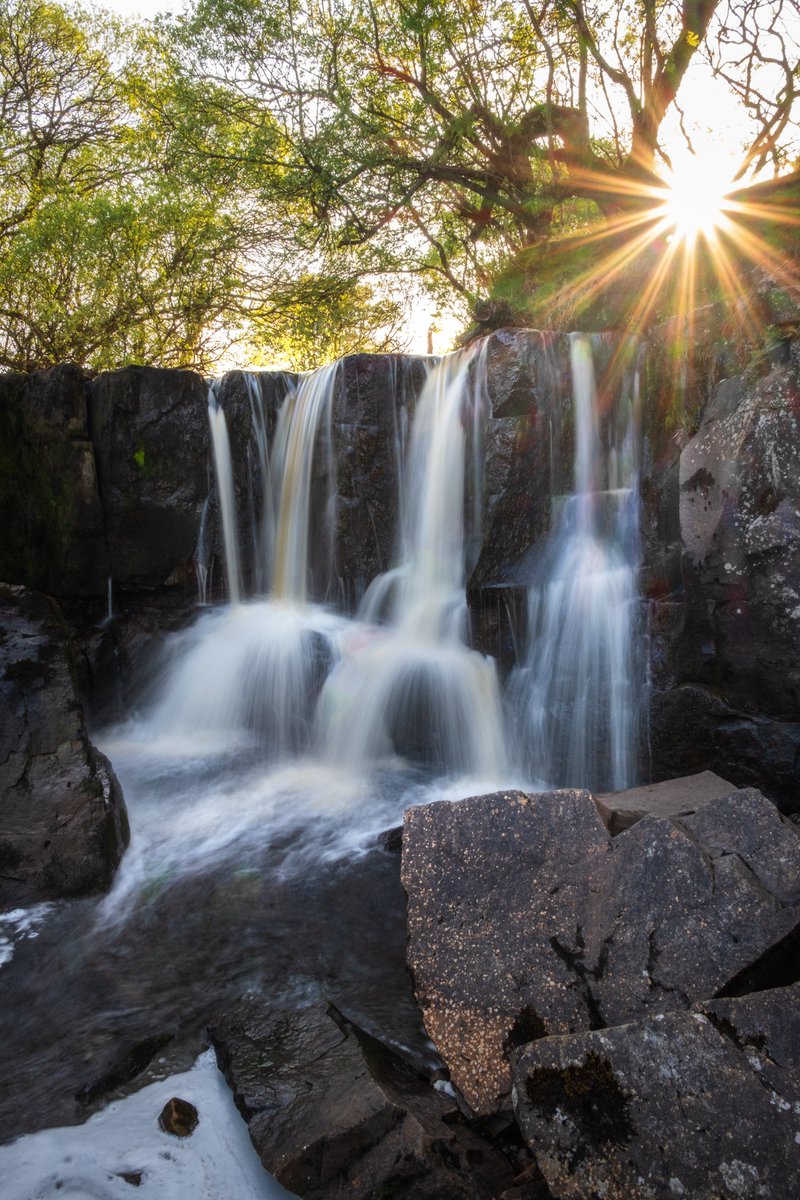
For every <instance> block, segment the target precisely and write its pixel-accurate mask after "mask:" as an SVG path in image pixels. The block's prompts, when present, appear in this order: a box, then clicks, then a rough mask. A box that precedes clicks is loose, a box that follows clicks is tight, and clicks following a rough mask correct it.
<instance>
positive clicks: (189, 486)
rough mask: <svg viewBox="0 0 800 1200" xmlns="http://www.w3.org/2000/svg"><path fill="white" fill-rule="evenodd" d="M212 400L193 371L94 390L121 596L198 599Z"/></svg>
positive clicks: (101, 383) (115, 375) (118, 375)
mask: <svg viewBox="0 0 800 1200" xmlns="http://www.w3.org/2000/svg"><path fill="white" fill-rule="evenodd" d="M207 398H208V386H207V384H206V383H205V382H204V381H203V380H202V379H201V378H200V376H199V375H196V374H194V372H192V371H170V370H162V369H158V368H155V367H124V368H123V369H122V370H119V371H110V372H107V373H105V374H103V375H99V376H98V377H97V379H95V380H94V382H93V384H92V388H91V393H90V397H89V428H90V432H91V438H92V442H93V443H94V450H95V456H96V460H97V473H98V477H99V480H100V492H101V495H102V499H103V508H104V511H105V520H106V533H107V537H108V546H109V554H110V559H111V574H112V577H113V580H114V584H115V585H116V586H119V587H121V588H123V589H126V588H127V589H137V588H145V589H147V588H151V589H152V588H156V587H161V586H163V585H164V584H166V583H167V581H169V582H170V583H171V584H172V583H175V584H180V585H182V586H183V587H185V588H188V590H189V593H190V594H191V595H192V596H193V595H194V578H193V568H192V560H193V556H194V553H195V547H196V544H197V535H198V530H199V524H200V513H201V510H202V507H203V504H204V502H205V500H206V497H207V496H208V494H209V490H210V486H211V476H210V464H209V456H208V450H209V441H210V435H209V427H208V404H207Z"/></svg>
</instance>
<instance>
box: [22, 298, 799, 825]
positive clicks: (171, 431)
mask: <svg viewBox="0 0 800 1200" xmlns="http://www.w3.org/2000/svg"><path fill="white" fill-rule="evenodd" d="M712 315H713V314H712ZM705 316H706V317H708V314H705ZM710 320H711V318H710V317H709V318H708V320H705V318H704V314H703V312H701V313H700V314H699V316H698V317H697V320H696V321H695V322H694V325H693V326H692V327H691V329H687V328H682V329H681V330H676V329H672V328H665V329H664V330H662V331H660V332H658V333H657V334H656V335H653V336H652V337H651V339H650V343H649V344H648V346H647V347H646V348H645V350H644V352H643V353H642V354H641V355H640V365H641V390H642V413H643V431H642V432H643V436H642V480H641V492H642V540H643V555H644V558H643V566H642V587H643V595H644V598H645V599H644V603H645V605H646V609H647V625H648V629H649V638H650V661H651V704H650V723H649V731H648V742H647V745H646V746H645V747H644V750H643V769H642V770H643V775H645V776H649V777H652V778H656V779H659V778H667V777H670V776H673V775H677V774H681V773H686V772H691V771H696V770H699V769H703V768H707V767H710V768H713V769H714V770H716V771H718V772H720V773H721V774H723V775H725V776H728V777H730V778H732V779H734V780H735V781H736V782H737V783H739V784H742V785H744V784H757V785H758V786H760V787H762V788H763V789H764V790H765V791H766V792H767V793H768V794H769V795H770V796H772V797H773V799H776V800H777V801H779V803H780V804H781V805H782V806H783V807H784V808H785V809H786V810H787V811H790V810H792V809H795V808H797V807H798V790H799V789H800V650H799V649H798V647H800V582H799V581H800V516H798V512H800V429H798V424H799V423H800V348H798V346H797V344H796V343H789V342H786V343H784V344H783V345H782V346H781V347H779V348H778V349H779V351H780V352H777V351H776V352H774V353H772V354H771V355H769V356H762V357H761V358H760V359H757V361H755V362H751V363H750V365H749V366H748V367H747V369H746V370H745V371H744V372H743V373H740V374H738V375H737V374H735V372H736V371H740V372H741V369H742V365H743V364H742V362H741V361H739V358H736V357H735V356H734V358H732V357H731V354H732V351H731V349H730V345H729V344H728V342H726V339H725V338H724V337H723V336H722V333H721V332H720V329H719V328H718V327H717V326H714V323H713V321H712V322H711V325H709V321H710ZM717 325H718V323H717ZM707 326H708V327H707ZM715 338H716V340H715ZM692 339H694V342H693V341H692ZM628 345H629V342H628V340H627V339H624V338H623V339H621V338H619V337H617V338H613V339H612V338H599V339H597V352H598V353H597V355H596V357H597V361H598V367H597V376H598V385H599V387H600V389H601V392H602V393H607V394H608V395H609V396H611V395H612V394H613V393H614V391H615V389H616V388H617V387H618V385H619V383H620V380H621V378H622V377H623V376H624V375H625V373H627V376H628V384H629V382H630V375H631V371H632V361H633V357H632V354H631V353H629V352H628V350H627V349H626V346H628ZM692 346H694V348H695V349H694V352H690V351H691V350H692ZM427 369H428V368H427V365H426V363H425V361H424V360H420V359H414V358H410V357H407V356H402V355H376V356H370V355H356V356H352V357H350V358H347V359H344V360H343V361H342V363H341V364H340V367H339V371H338V376H337V388H336V392H335V396H334V401H333V407H332V412H331V417H330V421H331V431H332V435H333V455H332V460H331V458H330V457H328V458H326V455H325V454H322V453H320V454H319V455H318V461H317V463H316V466H315V471H314V481H313V485H312V486H313V488H314V489H315V494H316V495H317V497H318V498H320V497H324V496H327V495H328V493H329V492H330V490H331V488H330V484H331V478H332V473H333V472H334V471H335V475H336V482H335V500H334V502H333V507H332V510H331V511H329V512H326V514H325V520H324V522H320V524H319V527H318V528H315V529H313V530H312V545H313V547H314V554H315V557H316V562H315V565H314V593H315V595H316V596H318V597H319V598H325V597H327V598H328V599H330V600H333V601H334V602H336V603H338V604H343V605H344V606H345V607H349V608H353V607H354V606H355V604H356V603H357V601H358V599H359V598H360V596H361V595H362V594H363V591H364V589H365V587H366V586H367V585H368V583H369V582H370V580H371V579H373V578H374V577H375V575H376V574H378V573H379V572H381V571H383V570H385V569H386V568H387V567H388V566H389V565H390V564H391V562H392V560H393V557H394V555H395V551H396V545H397V536H398V529H397V518H398V498H399V495H400V492H401V489H402V487H403V478H402V462H403V454H404V451H405V447H406V445H407V437H408V430H409V428H410V425H411V421H412V418H413V410H414V405H415V402H416V398H417V396H418V395H419V392H420V390H421V388H422V386H423V384H424V380H425V377H426V373H427ZM472 370H473V371H474V372H484V373H485V379H484V388H483V392H482V393H481V391H480V387H478V392H477V394H482V395H483V403H485V404H486V405H487V406H488V412H487V426H486V435H485V445H484V446H483V447H482V448H479V449H482V451H483V457H484V461H485V468H484V472H483V483H482V487H483V494H482V496H481V498H480V506H479V507H480V510H481V513H482V520H481V528H480V529H479V530H477V529H475V528H474V527H473V526H474V521H473V519H472V517H471V515H470V514H471V513H472V511H473V509H474V499H475V498H474V497H473V496H471V495H467V497H466V505H467V510H468V554H467V557H468V569H469V579H468V597H469V603H470V611H471V617H472V636H473V642H474V644H475V645H476V646H477V647H478V648H479V649H481V650H483V651H484V652H486V653H490V654H493V655H494V656H496V657H497V658H498V660H499V662H500V664H501V667H502V668H503V669H507V668H508V667H509V666H510V665H511V664H512V662H513V661H514V658H515V656H516V654H517V651H518V645H519V639H520V637H521V636H522V635H523V633H524V621H525V595H526V590H525V582H526V581H525V564H526V561H527V560H528V558H529V557H530V555H531V553H534V554H535V549H536V546H537V544H540V543H541V539H542V538H543V536H544V535H546V533H547V531H548V529H549V527H550V522H551V497H552V495H553V494H554V493H558V492H564V491H568V490H569V489H570V487H571V485H572V456H573V444H574V436H573V428H572V405H571V387H570V371H569V338H568V337H567V336H564V335H550V334H543V333H538V332H535V331H520V330H513V331H511V330H500V331H498V332H496V333H494V334H492V335H491V336H490V337H489V338H488V339H487V341H486V343H485V348H484V351H483V353H482V355H476V357H475V359H474V360H473V365H472ZM726 373H728V378H724V376H725V374H726ZM295 382H296V379H295V377H291V376H288V375H285V374H283V373H278V372H276V373H267V374H263V375H260V376H259V377H258V385H259V387H260V389H261V399H262V404H263V411H264V414H265V427H266V430H267V433H268V435H270V436H271V435H272V433H273V432H274V427H275V421H276V418H277V413H278V410H279V408H280V404H281V403H282V401H283V399H284V397H285V395H286V393H287V391H288V390H289V388H290V387H291V386H292V385H293V384H294V383H295ZM475 382H476V384H477V385H480V380H476V381H475ZM217 394H218V398H219V402H220V403H221V404H222V406H223V408H224V409H225V412H226V417H227V421H228V427H229V436H230V440H231V449H232V455H233V459H234V475H235V480H236V493H237V494H236V501H237V508H238V512H239V518H240V525H239V540H240V546H241V554H242V570H243V574H244V576H245V579H244V583H245V587H246V588H253V587H256V588H257V587H259V586H263V578H259V574H258V569H257V560H258V544H257V534H255V535H254V532H253V530H254V527H255V521H254V518H255V516H256V514H258V513H259V512H260V511H261V510H262V508H263V493H264V480H263V479H262V478H261V475H262V471H261V467H260V464H259V461H258V452H257V446H256V442H255V439H254V435H253V428H252V413H251V408H252V406H251V395H250V392H249V390H248V386H247V381H246V380H245V378H244V376H243V375H242V373H241V372H233V373H231V374H230V375H229V376H227V377H226V378H225V379H224V380H223V381H222V383H221V384H220V385H219V386H218V393H217ZM207 395H208V386H207V383H206V382H205V381H204V380H202V379H200V377H199V376H196V375H194V374H193V373H191V372H185V371H164V370H157V369H154V368H139V367H128V368H124V369H122V370H120V371H115V372H110V373H107V374H104V375H100V376H98V377H97V378H95V379H90V378H88V377H86V376H85V375H84V374H83V373H82V372H80V371H79V370H78V369H77V368H74V367H71V366H62V367H58V368H54V369H53V370H51V371H45V372H38V373H35V374H33V375H31V376H29V377H25V376H19V375H5V376H0V455H2V466H3V470H2V472H1V473H0V516H2V520H3V530H4V536H3V538H2V539H0V578H2V577H5V579H6V580H7V581H8V582H11V583H21V584H25V585H27V586H30V587H34V588H37V589H40V590H43V591H46V592H48V593H49V594H52V595H55V596H57V597H58V598H59V599H60V600H62V601H66V602H67V605H68V610H69V605H70V602H72V606H73V608H74V602H75V601H76V600H79V599H80V598H83V600H84V601H85V600H86V599H87V598H92V600H93V603H94V605H95V608H94V617H93V618H92V619H96V616H98V615H100V613H101V612H102V611H103V610H104V608H105V592H106V583H107V579H108V577H109V576H111V578H112V580H113V585H114V591H115V598H116V600H117V602H118V603H120V604H122V606H123V607H124V605H125V602H126V600H127V602H129V603H130V604H133V605H134V606H136V605H138V606H139V607H141V605H142V603H145V602H147V603H150V602H151V600H152V599H153V598H154V597H155V598H156V599H158V597H161V600H160V601H158V602H159V603H161V602H162V601H163V598H164V597H165V596H171V597H172V602H173V606H174V603H175V602H177V603H178V604H184V603H188V604H191V603H193V602H194V600H195V598H196V596H197V586H196V578H195V556H196V551H197V538H198V532H199V526H200V517H201V513H202V512H203V509H204V506H206V508H207V536H208V541H209V545H210V547H211V554H212V564H211V565H212V589H211V596H212V598H220V597H221V595H222V590H221V589H222V579H223V571H222V566H221V544H220V530H219V519H218V515H217V505H216V494H215V487H214V477H213V468H212V464H211V459H210V445H209V432H208V421H207ZM323 525H324V528H323ZM215 564H216V565H215ZM94 640H95V641H96V640H97V639H96V638H95V639H94ZM106 640H108V639H106Z"/></svg>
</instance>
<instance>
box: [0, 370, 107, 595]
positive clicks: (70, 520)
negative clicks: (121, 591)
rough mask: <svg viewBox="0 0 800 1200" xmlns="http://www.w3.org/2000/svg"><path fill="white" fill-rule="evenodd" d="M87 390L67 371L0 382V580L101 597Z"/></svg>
mask: <svg viewBox="0 0 800 1200" xmlns="http://www.w3.org/2000/svg"><path fill="white" fill-rule="evenodd" d="M89 386H90V385H89V382H88V380H87V378H86V376H85V374H84V373H83V371H81V370H80V369H79V368H78V367H74V366H70V365H65V366H59V367H53V368H52V369H51V370H48V371H35V372H33V373H32V374H31V375H14V374H9V375H2V376H0V520H1V521H2V527H3V536H2V539H0V579H5V580H7V581H8V582H9V583H16V584H24V585H26V586H27V587H32V588H38V589H41V590H43V591H46V592H50V593H58V594H60V595H69V596H96V597H97V598H98V599H99V598H101V597H102V596H103V595H104V594H105V590H106V580H107V578H108V572H109V558H108V549H107V546H106V537H105V526H104V519H103V507H102V504H101V501H100V493H99V490H98V485H97V473H96V470H95V458H94V449H93V447H92V443H91V440H90V438H89V432H88V428H87V416H86V397H87V388H88V387H89Z"/></svg>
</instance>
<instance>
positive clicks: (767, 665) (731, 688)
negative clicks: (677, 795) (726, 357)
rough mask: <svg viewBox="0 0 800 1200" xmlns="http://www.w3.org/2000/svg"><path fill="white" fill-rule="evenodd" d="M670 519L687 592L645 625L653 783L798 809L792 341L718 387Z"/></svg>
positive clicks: (799, 532) (798, 598)
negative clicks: (758, 375) (709, 779)
mask: <svg viewBox="0 0 800 1200" xmlns="http://www.w3.org/2000/svg"><path fill="white" fill-rule="evenodd" d="M662 503H663V504H666V503H667V497H666V496H665V497H663V499H662ZM670 503H671V504H672V505H673V508H674V501H670ZM678 510H679V516H680V532H681V538H682V546H683V563H682V567H683V577H684V580H685V585H686V587H685V594H684V596H683V597H680V599H677V598H676V599H675V600H673V601H672V602H671V603H669V604H667V605H666V606H657V608H656V610H655V611H654V612H653V614H652V616H653V621H652V624H653V629H654V635H655V636H654V655H655V657H654V666H655V671H654V685H655V686H654V691H653V697H652V704H651V738H650V744H651V749H652V760H653V769H654V773H655V775H656V778H659V777H663V776H665V775H670V774H680V773H684V772H686V771H691V770H693V769H696V765H697V764H698V762H702V763H703V765H709V766H711V767H712V768H713V769H714V770H718V771H721V772H722V773H723V774H726V773H727V772H728V770H730V771H731V773H735V775H736V777H737V778H738V779H739V780H740V781H743V782H752V783H755V784H757V785H758V786H759V787H761V788H763V789H764V790H765V791H767V793H768V794H769V795H770V796H771V797H773V798H774V799H775V800H776V801H778V802H780V803H781V805H782V806H783V807H784V809H785V810H786V811H793V810H796V809H797V806H798V799H797V797H798V794H799V793H798V786H799V785H800V722H798V719H797V718H798V712H800V659H798V655H797V650H796V648H797V646H798V644H800V582H799V581H800V345H798V343H797V342H794V343H792V345H791V350H790V353H789V354H788V356H787V359H786V361H783V362H781V363H780V364H779V365H777V366H775V367H774V368H773V369H772V370H771V371H770V372H769V374H768V375H766V376H765V377H764V378H762V379H760V380H753V379H752V378H747V377H746V376H745V377H742V378H733V379H728V380H725V381H724V383H722V384H721V385H720V386H719V388H718V389H717V391H716V393H715V395H714V397H713V399H712V401H711V403H710V404H709V405H708V406H707V408H706V410H705V412H704V414H703V419H702V423H701V424H700V427H699V429H698V431H697V433H696V435H695V436H694V437H692V438H691V439H690V440H689V441H688V443H687V444H686V445H685V447H684V449H683V452H682V454H681V460H680V494H679V506H678ZM689 731H690V732H689ZM687 735H688V736H687ZM728 764H730V765H729V766H728Z"/></svg>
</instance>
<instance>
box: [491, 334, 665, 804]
mask: <svg viewBox="0 0 800 1200" xmlns="http://www.w3.org/2000/svg"><path fill="white" fill-rule="evenodd" d="M571 359H572V376H573V394H574V413H575V490H574V492H573V493H572V494H571V495H570V496H567V497H564V498H563V499H562V500H561V503H560V506H559V508H558V511H557V517H556V520H555V523H554V529H553V534H552V538H551V541H550V543H549V545H548V546H547V547H546V549H545V552H544V553H543V555H542V556H541V558H540V560H539V562H538V564H537V567H536V570H535V573H534V579H533V582H532V585H531V587H530V590H529V597H528V641H527V648H526V651H525V655H524V658H523V661H522V663H521V664H520V666H519V667H518V668H517V669H516V670H515V671H514V672H513V674H512V677H511V679H510V681H509V687H508V697H507V698H508V706H509V711H510V719H511V721H512V723H513V724H514V726H515V728H516V730H517V738H518V745H519V747H520V751H521V753H520V757H521V760H522V765H523V767H524V768H526V769H527V771H529V772H530V773H531V774H532V775H533V776H534V778H538V779H540V780H543V781H550V782H553V781H555V782H557V783H558V784H559V785H561V786H568V787H589V788H593V789H595V790H598V791H601V790H613V791H617V790H621V789H622V788H625V787H630V786H631V785H632V784H633V783H634V782H635V780H636V769H637V752H638V745H637V740H638V710H639V706H640V703H641V687H642V680H641V664H640V662H639V654H638V646H637V639H636V637H635V623H636V619H637V599H638V590H637V586H638V569H639V557H640V556H639V537H638V495H637V462H636V452H635V447H636V432H635V431H636V420H637V414H636V408H637V405H638V379H637V378H636V377H634V379H633V381H632V390H631V395H630V396H628V397H625V396H623V397H622V398H618V399H617V403H616V406H615V408H614V411H613V413H612V418H613V419H611V420H608V419H607V420H606V427H605V431H604V433H605V436H604V437H602V436H601V421H600V413H599V403H598V390H597V386H596V382H595V374H594V364H593V358H592V345H591V339H590V338H589V337H588V336H586V335H577V334H575V335H573V337H572V346H571Z"/></svg>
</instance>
